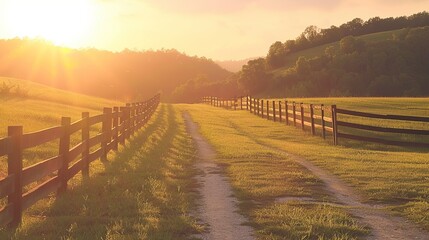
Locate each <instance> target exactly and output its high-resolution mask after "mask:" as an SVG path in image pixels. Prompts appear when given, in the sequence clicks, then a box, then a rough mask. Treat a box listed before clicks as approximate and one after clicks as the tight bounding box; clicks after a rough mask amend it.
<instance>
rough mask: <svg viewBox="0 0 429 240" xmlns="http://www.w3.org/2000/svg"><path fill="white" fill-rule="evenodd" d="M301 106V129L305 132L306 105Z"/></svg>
mask: <svg viewBox="0 0 429 240" xmlns="http://www.w3.org/2000/svg"><path fill="white" fill-rule="evenodd" d="M300 106H301V129H302V130H303V131H304V130H305V126H304V103H300Z"/></svg>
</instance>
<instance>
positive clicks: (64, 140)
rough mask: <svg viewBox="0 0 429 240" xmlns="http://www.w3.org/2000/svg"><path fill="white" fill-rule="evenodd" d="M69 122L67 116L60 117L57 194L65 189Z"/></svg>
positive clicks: (68, 150) (67, 166) (67, 165)
mask: <svg viewBox="0 0 429 240" xmlns="http://www.w3.org/2000/svg"><path fill="white" fill-rule="evenodd" d="M70 123H71V119H70V118H69V117H62V118H61V126H62V128H63V135H62V136H61V138H60V150H59V155H60V156H61V158H62V165H61V168H60V169H59V170H58V178H59V181H60V187H59V188H58V194H62V193H63V192H65V191H66V190H67V181H68V177H67V172H68V168H69V161H70V159H69V152H70Z"/></svg>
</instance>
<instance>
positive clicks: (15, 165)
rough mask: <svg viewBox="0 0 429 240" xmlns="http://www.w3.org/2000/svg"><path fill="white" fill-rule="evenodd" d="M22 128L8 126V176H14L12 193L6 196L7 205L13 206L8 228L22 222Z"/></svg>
mask: <svg viewBox="0 0 429 240" xmlns="http://www.w3.org/2000/svg"><path fill="white" fill-rule="evenodd" d="M22 134H23V127H22V126H9V127H8V136H9V137H10V138H11V142H10V146H9V150H8V154H7V164H8V175H14V191H13V192H12V193H10V194H9V195H8V198H7V200H8V203H9V204H13V218H12V221H11V222H10V223H9V226H10V227H16V226H18V225H19V224H20V223H21V220H22V151H23V149H22Z"/></svg>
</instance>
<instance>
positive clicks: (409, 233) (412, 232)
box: [286, 153, 429, 240]
mask: <svg viewBox="0 0 429 240" xmlns="http://www.w3.org/2000/svg"><path fill="white" fill-rule="evenodd" d="M286 154H288V153H286ZM288 155H289V156H290V157H292V158H293V159H294V160H295V161H296V162H298V163H299V164H301V165H302V166H304V167H305V168H307V169H308V170H310V171H311V172H312V173H313V174H314V175H316V176H317V177H318V178H320V179H321V180H322V181H323V182H324V183H325V185H326V188H327V189H328V190H329V191H330V192H331V193H332V194H333V195H334V196H335V197H336V199H337V200H338V201H339V202H340V203H341V204H343V205H345V206H346V207H348V208H349V210H350V213H351V214H353V215H355V216H357V217H359V218H360V221H361V222H362V223H364V224H366V225H368V226H369V227H370V228H371V229H372V231H371V235H370V236H369V238H368V239H404V240H411V239H429V233H427V232H425V231H423V230H421V229H419V228H417V227H416V226H415V225H414V224H412V223H409V222H408V221H407V220H405V219H404V218H401V217H395V216H392V215H390V214H389V213H388V212H386V211H385V210H383V209H382V208H381V207H379V206H375V205H370V204H365V203H362V201H361V198H360V197H359V195H358V194H357V193H356V192H355V191H354V190H353V189H352V188H351V187H349V186H348V185H347V184H345V183H344V182H343V181H341V180H340V179H338V178H337V177H336V176H334V175H332V174H330V173H328V172H327V171H325V170H323V169H321V168H319V167H317V166H315V165H314V164H312V163H311V162H309V161H307V160H305V159H303V158H301V157H298V156H294V155H291V154H288Z"/></svg>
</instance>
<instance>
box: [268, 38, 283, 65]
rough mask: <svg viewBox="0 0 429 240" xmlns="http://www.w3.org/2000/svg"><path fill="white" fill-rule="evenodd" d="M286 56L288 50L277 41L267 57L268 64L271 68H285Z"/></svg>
mask: <svg viewBox="0 0 429 240" xmlns="http://www.w3.org/2000/svg"><path fill="white" fill-rule="evenodd" d="M285 55H286V50H285V48H284V45H283V43H281V42H279V41H277V42H275V43H274V44H273V45H271V47H270V50H269V51H268V55H267V64H268V65H269V66H270V67H271V68H278V67H281V66H283V64H284V57H285Z"/></svg>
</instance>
